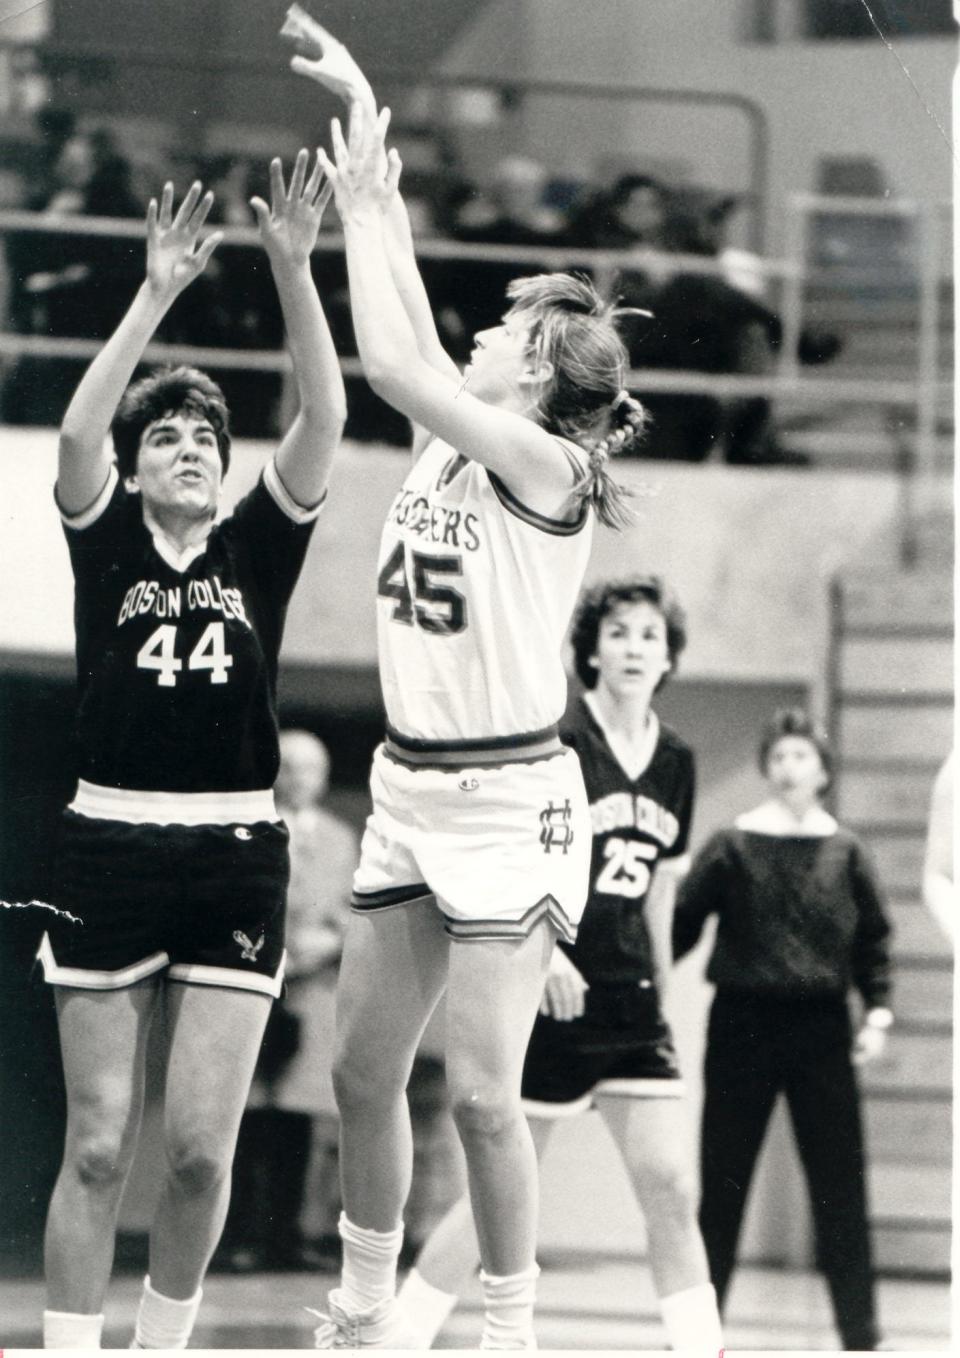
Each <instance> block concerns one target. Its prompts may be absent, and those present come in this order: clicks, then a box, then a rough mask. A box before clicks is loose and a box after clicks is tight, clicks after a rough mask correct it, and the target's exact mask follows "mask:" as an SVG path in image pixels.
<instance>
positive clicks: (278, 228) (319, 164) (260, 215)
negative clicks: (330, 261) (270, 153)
mask: <svg viewBox="0 0 960 1358" xmlns="http://www.w3.org/2000/svg"><path fill="white" fill-rule="evenodd" d="M321 155H322V153H321V152H319V151H318V152H317V159H316V163H315V164H314V167H313V169H312V171H311V172H310V177H309V178H307V165H308V164H309V161H310V154H309V152H308V151H305V150H300V151H298V152H297V158H296V160H295V161H294V165H293V173H292V174H291V176H290V188H289V190H288V189H287V188H286V186H285V184H284V182H283V166H282V164H281V162H280V160H279V159H274V160H271V162H270V206H269V207H267V205H266V203H265V202H264V201H263V199H262V198H251V199H250V206H251V207H252V208H253V211H254V213H255V214H256V218H257V226H258V227H259V229H260V239H261V241H262V242H263V247H264V249H265V250H266V252H267V254H268V255H269V257H270V260H271V263H283V262H288V263H290V264H296V265H300V264H304V263H306V262H307V260H309V258H310V253H311V251H312V250H313V247H314V246H315V245H316V243H317V236H318V234H319V232H320V222H321V221H322V219H323V213H324V209H325V208H326V206H327V204H328V203H329V201H330V198H331V195H332V193H333V185H332V183H330V181H329V180H328V181H327V182H324V179H323V161H322V160H321ZM324 159H325V158H324Z"/></svg>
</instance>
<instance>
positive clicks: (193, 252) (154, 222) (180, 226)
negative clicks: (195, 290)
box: [147, 180, 223, 299]
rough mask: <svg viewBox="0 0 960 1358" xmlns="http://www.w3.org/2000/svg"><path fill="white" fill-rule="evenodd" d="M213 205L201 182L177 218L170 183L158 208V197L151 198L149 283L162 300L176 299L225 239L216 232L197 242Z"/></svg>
mask: <svg viewBox="0 0 960 1358" xmlns="http://www.w3.org/2000/svg"><path fill="white" fill-rule="evenodd" d="M201 195H202V197H201ZM212 204H213V194H212V193H210V192H209V191H208V192H207V193H203V186H202V184H201V183H200V181H199V180H195V181H194V183H193V184H191V185H190V188H189V189H188V190H187V194H186V197H185V198H184V200H183V202H182V203H181V204H180V207H179V208H178V209H177V212H176V215H174V211H173V185H172V184H171V183H170V182H169V181H168V182H167V183H166V184H164V186H163V192H162V193H161V195H160V202H159V205H158V203H157V200H156V198H151V199H150V203H149V205H148V207H147V282H148V284H149V285H150V287H151V288H152V289H153V291H154V292H155V293H156V295H157V296H158V297H159V298H164V299H166V298H172V297H176V296H177V294H178V293H180V292H182V291H183V289H184V288H185V287H187V286H188V285H189V284H190V283H192V282H193V280H194V279H195V278H198V277H199V276H200V274H202V273H203V271H204V269H205V268H206V267H207V261H208V260H209V258H210V256H211V255H212V254H213V252H214V250H215V249H216V248H217V246H218V245H219V244H220V242H221V240H223V232H222V231H214V232H212V233H211V234H210V235H209V236H208V237H207V238H206V240H205V241H203V242H202V243H198V241H199V236H200V230H201V228H202V227H203V224H204V222H205V221H206V219H207V214H208V213H209V211H210V208H211V206H212Z"/></svg>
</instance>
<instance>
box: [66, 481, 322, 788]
mask: <svg viewBox="0 0 960 1358" xmlns="http://www.w3.org/2000/svg"><path fill="white" fill-rule="evenodd" d="M318 509H319V507H317V508H316V509H314V510H312V511H311V510H304V509H302V508H301V507H300V506H299V505H297V504H296V503H295V502H294V501H293V500H292V499H291V498H290V496H289V495H288V494H287V492H286V490H285V488H284V486H283V484H282V482H281V481H280V478H279V476H278V475H277V471H276V468H275V466H274V465H273V463H272V462H271V463H270V464H268V466H267V467H266V468H265V470H264V473H263V475H262V476H261V478H260V480H259V481H258V482H257V484H256V486H255V487H254V489H253V490H252V491H250V493H249V494H248V495H246V496H245V497H244V498H243V499H242V500H241V501H240V502H239V504H238V505H237V506H236V508H235V509H234V511H233V513H232V514H231V515H229V516H228V517H227V518H225V519H223V520H222V521H221V522H219V523H217V524H215V525H214V526H213V528H212V529H211V531H210V535H209V537H208V538H207V539H206V541H205V542H204V543H202V544H200V545H199V546H198V547H196V548H192V549H189V550H188V551H186V552H184V553H183V554H182V555H181V556H180V557H179V558H178V557H177V556H176V555H175V551H174V549H173V548H172V547H171V546H170V545H168V544H167V543H166V542H165V541H163V540H161V539H159V538H156V539H155V538H154V536H153V535H152V533H151V532H150V530H149V528H148V527H147V525H146V524H145V523H144V521H143V512H142V509H141V503H140V497H139V495H129V494H127V493H126V492H125V491H124V490H123V487H122V485H121V484H120V482H119V481H118V479H117V474H116V471H115V470H113V469H112V470H111V474H110V478H109V480H108V482H107V484H106V485H105V486H104V489H103V491H102V493H101V494H100V496H98V498H97V500H96V501H95V502H94V503H93V504H92V505H91V506H90V508H89V509H88V510H86V511H85V512H84V513H82V514H80V515H75V516H72V517H66V516H64V531H65V533H66V538H67V546H68V548H69V551H70V561H71V565H72V567H73V574H74V581H75V593H74V620H75V625H76V638H77V684H78V689H79V703H78V710H77V735H78V738H79V744H80V777H81V779H83V780H85V781H86V782H88V783H93V784H96V785H98V786H100V787H106V788H123V789H130V790H135V791H155V792H248V791H255V790H262V789H265V788H270V787H272V786H273V782H274V779H275V777H276V773H277V765H278V762H279V752H278V748H277V723H276V715H275V693H276V681H277V658H278V653H279V650H280V641H281V638H282V635H283V625H284V621H285V617H286V609H287V604H288V602H289V599H290V595H291V593H292V592H293V587H294V585H295V584H296V581H297V577H298V575H299V573H300V568H301V566H302V565H303V559H304V556H305V554H306V550H307V545H308V542H309V539H310V533H311V530H312V528H313V520H314V519H315V517H316V514H317V512H318Z"/></svg>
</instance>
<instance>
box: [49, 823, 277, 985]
mask: <svg viewBox="0 0 960 1358" xmlns="http://www.w3.org/2000/svg"><path fill="white" fill-rule="evenodd" d="M288 842H289V835H288V833H287V829H286V826H285V825H284V824H283V822H282V821H266V820H264V821H256V822H253V823H251V824H233V825H177V824H172V825H169V824H168V825H156V824H130V823H128V822H126V821H122V820H107V819H103V820H101V819H97V818H93V817H89V816H84V815H78V814H77V813H76V812H74V811H70V810H67V811H65V812H64V817H63V822H62V825H61V834H60V843H59V851H58V854H57V863H56V871H55V888H54V893H53V894H54V899H53V900H52V901H51V902H50V904H51V905H53V906H54V907H55V909H56V910H57V911H58V914H57V915H56V916H55V917H52V918H53V923H52V924H51V925H50V926H49V927H48V932H47V933H46V934H45V935H44V938H43V941H42V943H41V945H40V950H39V953H38V956H39V958H40V961H41V963H42V965H43V970H44V976H45V978H46V980H47V981H49V982H51V983H53V984H54V985H65V986H78V987H81V988H84V989H90V990H115V989H120V988H121V987H123V986H128V985H132V984H134V983H135V982H136V981H140V980H143V979H144V978H145V977H147V976H151V975H153V974H154V973H156V972H161V971H162V972H165V973H166V975H167V977H168V978H169V979H170V980H171V981H181V982H187V983H190V984H197V985H217V986H228V987H231V988H234V989H240V990H253V991H260V992H261V993H263V994H266V995H272V996H274V997H276V996H277V995H279V993H280V988H281V985H282V983H283V961H284V950H283V931H284V915H285V908H286V891H287V883H288V880H289V876H290V865H289V856H288Z"/></svg>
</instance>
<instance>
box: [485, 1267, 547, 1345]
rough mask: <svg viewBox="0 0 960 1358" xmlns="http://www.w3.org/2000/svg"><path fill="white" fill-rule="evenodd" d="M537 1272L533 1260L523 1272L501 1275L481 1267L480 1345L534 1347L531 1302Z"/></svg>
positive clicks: (532, 1303) (532, 1301) (534, 1297)
mask: <svg viewBox="0 0 960 1358" xmlns="http://www.w3.org/2000/svg"><path fill="white" fill-rule="evenodd" d="M539 1276H540V1270H539V1268H538V1267H537V1265H536V1264H532V1265H531V1266H530V1268H528V1269H524V1271H523V1272H522V1273H510V1274H507V1275H506V1276H504V1277H496V1276H495V1275H494V1274H491V1273H485V1272H484V1271H483V1269H481V1270H480V1283H481V1285H482V1287H483V1304H484V1318H483V1336H482V1337H481V1340H480V1347H481V1348H482V1349H532V1348H536V1340H535V1339H534V1337H533V1306H534V1302H535V1301H536V1299H537V1279H538V1278H539Z"/></svg>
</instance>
